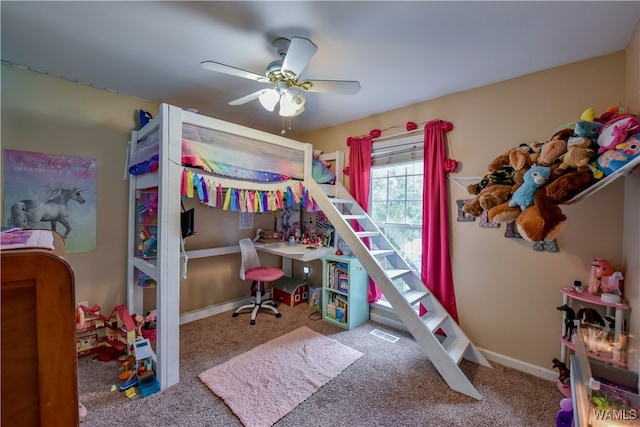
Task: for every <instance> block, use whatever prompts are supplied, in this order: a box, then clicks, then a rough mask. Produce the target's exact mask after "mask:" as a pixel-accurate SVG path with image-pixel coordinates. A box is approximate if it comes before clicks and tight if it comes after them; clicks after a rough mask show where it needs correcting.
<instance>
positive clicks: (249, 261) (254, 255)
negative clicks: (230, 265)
mask: <svg viewBox="0 0 640 427" xmlns="http://www.w3.org/2000/svg"><path fill="white" fill-rule="evenodd" d="M239 243H240V255H241V256H242V264H240V278H241V279H242V280H245V278H244V272H245V271H246V270H251V269H252V268H256V267H260V258H258V252H256V248H255V246H253V240H251V239H249V238H247V239H242V240H240V242H239Z"/></svg>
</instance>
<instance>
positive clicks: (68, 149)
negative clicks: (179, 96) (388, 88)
mask: <svg viewBox="0 0 640 427" xmlns="http://www.w3.org/2000/svg"><path fill="white" fill-rule="evenodd" d="M637 46H638V36H637V32H636V35H635V36H634V41H633V42H632V45H630V49H631V50H633V51H634V52H636V53H637V50H638V48H637ZM628 51H629V49H628ZM627 55H629V53H627ZM631 57H632V58H636V62H637V58H638V55H637V54H636V55H635V57H634V56H631ZM625 67H626V69H625ZM628 68H629V63H628V61H627V63H626V64H625V53H624V52H620V53H616V54H612V55H607V56H604V57H600V58H594V59H591V60H588V61H583V62H580V63H577V64H571V65H568V66H565V67H560V68H556V69H551V70H547V71H543V72H540V73H535V74H532V75H529V76H524V77H521V78H517V79H513V80H509V81H506V82H502V83H499V84H494V85H490V86H486V87H483V88H479V89H474V90H470V91H466V92H463V93H459V94H455V95H451V96H447V97H444V98H440V99H437V100H434V101H429V102H425V103H420V104H416V105H413V106H410V107H406V108H403V109H400V110H396V111H391V112H388V113H385V114H381V115H377V116H373V117H370V118H367V119H363V120H358V121H355V122H351V123H348V124H345V125H343V126H339V127H334V128H329V129H326V130H324V131H322V132H318V133H314V134H309V135H297V136H294V138H295V139H300V140H304V141H306V142H312V143H314V145H317V146H318V147H319V148H322V149H323V150H325V151H332V150H335V149H342V150H344V151H345V152H347V153H348V150H347V147H346V145H345V141H346V138H347V137H348V136H352V135H360V134H363V133H368V132H369V131H370V130H371V129H373V128H381V129H382V128H385V127H389V126H396V125H402V124H404V123H406V122H407V121H415V122H423V121H425V120H430V119H434V118H442V119H446V120H449V121H451V122H453V123H454V126H455V129H454V130H453V131H452V132H451V133H450V138H451V142H452V146H453V149H454V153H455V158H456V159H457V160H458V161H459V162H460V163H461V169H460V170H459V175H461V176H477V175H481V174H482V173H483V172H484V171H485V168H486V164H487V163H488V162H489V160H490V159H491V158H492V157H493V156H495V155H496V154H497V153H499V152H501V151H504V150H506V149H508V148H510V147H513V146H515V145H518V144H519V143H521V142H531V141H534V140H538V139H546V138H548V137H550V136H551V134H552V133H553V129H554V128H555V126H557V125H560V124H563V123H567V122H571V121H575V120H577V119H578V118H579V116H580V114H581V112H582V111H583V110H584V109H585V108H587V107H589V106H593V107H594V108H595V109H596V111H598V112H602V111H604V109H605V108H606V107H607V106H609V105H612V104H618V102H621V101H623V102H626V103H627V104H628V105H629V106H631V105H635V106H636V109H637V106H638V105H639V102H638V101H639V97H638V96H637V94H635V95H633V96H631V95H630V94H629V90H626V91H625V70H627V72H628ZM636 70H637V68H636ZM635 75H636V76H637V75H638V74H637V72H636V74H635ZM629 80H630V78H629V75H628V74H627V76H626V85H627V89H629V87H630V86H633V84H632V83H630V82H629ZM638 87H640V85H638V82H637V79H636V81H635V88H636V91H637V88H638ZM2 88H3V90H2V124H3V126H2V129H1V130H2V134H1V136H2V148H12V149H25V150H31V151H41V152H46V153H54V154H70V155H79V156H87V157H93V158H96V159H97V174H98V206H97V210H98V230H97V240H98V241H97V250H96V251H95V252H91V253H85V254H71V255H70V256H69V261H70V263H71V265H72V267H73V268H74V270H75V274H76V297H77V300H78V301H82V300H88V301H90V302H91V303H97V304H100V305H101V306H102V307H104V308H105V309H110V308H111V307H113V306H114V305H115V304H118V303H122V302H125V300H126V284H125V278H126V239H127V236H126V230H127V224H126V220H127V206H128V201H127V183H126V181H124V180H123V179H122V174H123V166H124V153H125V149H126V143H127V141H128V139H129V133H130V130H131V129H132V128H133V127H134V126H135V121H134V117H135V113H136V112H137V110H138V109H140V108H142V109H145V110H149V111H151V112H152V113H154V114H155V112H156V111H157V105H155V104H152V103H149V102H145V101H141V100H138V99H134V98H130V97H127V96H124V95H118V94H114V93H111V92H107V91H103V90H100V89H95V88H91V87H87V86H83V85H78V84H74V83H70V82H66V81H62V80H59V79H56V78H52V77H49V76H45V75H41V74H37V73H33V72H30V71H25V70H21V69H16V68H12V67H9V66H6V65H2ZM633 112H637V111H633ZM627 182H629V179H627ZM632 183H635V184H633V185H635V187H632V186H631V185H627V188H626V191H627V193H628V192H630V191H634V192H635V193H634V194H638V188H639V187H640V184H638V172H636V173H635V174H634V175H632ZM624 191H625V185H624V181H623V180H619V181H617V182H616V183H615V184H613V185H611V186H609V187H607V189H606V190H603V191H601V192H598V193H596V194H595V195H593V196H592V197H590V198H589V199H588V200H586V201H583V202H581V203H579V204H577V205H574V206H567V207H563V210H564V212H565V214H566V215H567V216H568V217H569V221H568V225H567V229H566V231H565V233H564V234H563V235H562V236H561V237H560V238H559V241H558V244H559V247H560V252H558V253H555V254H552V253H539V252H535V251H533V250H532V248H531V244H529V243H527V242H524V241H522V240H513V239H506V238H504V237H503V234H504V227H502V228H500V229H498V230H495V229H482V228H479V227H478V225H477V222H475V223H458V222H456V221H455V200H457V199H463V198H467V197H468V195H467V194H465V192H464V191H463V190H461V189H459V188H458V187H456V186H451V201H450V207H451V228H452V238H451V239H452V242H451V243H452V246H451V247H452V260H453V269H454V278H455V283H456V292H457V299H458V311H459V314H460V322H461V325H462V326H463V328H464V329H465V330H466V331H467V333H468V334H469V335H470V337H471V338H472V339H473V340H474V342H475V343H476V344H477V345H479V346H480V347H482V348H485V349H487V350H489V351H492V352H496V353H499V354H502V355H505V356H506V357H510V358H514V359H519V360H522V361H524V362H527V363H530V364H532V365H536V366H539V367H543V368H548V367H549V363H550V360H551V359H552V358H553V357H556V356H558V353H559V344H558V339H557V336H558V333H559V332H560V329H561V326H560V321H561V316H560V313H559V312H557V310H556V309H555V307H556V306H558V305H560V302H561V295H560V292H559V288H560V287H562V286H567V285H568V284H570V282H571V280H572V279H574V278H580V279H583V280H587V278H588V274H589V264H590V261H591V258H593V257H596V256H597V257H605V258H608V259H610V260H611V261H612V262H613V263H614V265H616V266H621V264H622V263H623V259H624V263H625V267H626V268H627V269H629V271H633V273H632V274H635V281H634V282H635V286H636V288H635V291H633V290H630V291H629V292H630V295H635V296H636V297H637V295H638V290H637V283H638V277H639V276H640V275H639V274H638V273H637V268H636V269H633V264H634V263H635V265H637V262H634V261H633V260H637V259H638V252H639V250H638V238H637V236H638V234H639V233H638V225H637V220H635V222H633V220H632V219H627V224H626V225H629V223H630V222H631V223H632V225H631V226H630V227H629V228H630V229H631V230H632V233H635V234H631V235H630V234H629V232H628V231H627V230H625V233H624V237H625V245H624V248H625V256H624V257H623V247H622V243H621V242H622V239H623V232H622V226H621V224H622V222H623V214H622V212H623V193H624ZM629 199H630V200H631V202H630V201H629V200H627V209H631V208H630V207H629V204H630V203H631V204H633V209H635V212H636V216H635V218H637V217H638V216H637V213H638V211H640V209H638V198H637V197H635V198H633V197H631V198H629ZM603 206H605V207H606V208H607V215H606V217H604V218H603V215H602V214H601V213H599V212H601V209H602V207H603ZM208 211H210V212H208ZM237 221H238V218H237V216H236V215H235V214H233V213H229V212H221V211H216V210H211V209H209V208H206V207H204V206H197V211H196V228H197V231H198V234H197V235H196V236H194V237H193V238H190V241H189V245H190V246H191V248H193V249H197V248H200V247H207V246H212V243H213V242H216V243H220V244H234V242H237V238H238V237H244V235H243V233H247V232H245V231H238V230H237ZM257 221H258V222H257V224H256V226H259V225H258V224H260V223H261V221H264V223H266V224H270V223H272V221H273V218H270V217H269V216H261V217H260V218H258V220H257ZM221 224H222V226H221ZM248 234H250V232H249V233H247V235H248ZM634 236H636V237H634ZM268 261H269V260H268ZM269 262H276V260H275V259H274V260H272V261H269ZM238 267H239V260H238V257H236V256H226V257H220V258H219V259H216V260H209V261H206V260H195V261H194V262H190V264H189V273H190V277H189V281H188V283H185V284H183V286H182V287H181V307H180V309H181V312H186V311H191V310H196V309H198V308H202V307H206V306H208V305H210V304H215V303H219V302H222V301H224V300H226V299H230V298H235V297H237V296H238V295H244V294H246V292H245V290H244V289H242V288H241V287H237V286H234V285H235V284H237V283H238V281H239V279H238V277H237V271H238ZM294 268H295V267H294ZM316 270H317V269H316ZM627 274H628V275H629V273H627ZM230 287H231V288H232V289H240V291H236V290H230ZM634 292H635V293H634ZM636 330H638V329H637V328H636Z"/></svg>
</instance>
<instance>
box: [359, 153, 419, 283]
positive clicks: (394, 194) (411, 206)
mask: <svg viewBox="0 0 640 427" xmlns="http://www.w3.org/2000/svg"><path fill="white" fill-rule="evenodd" d="M422 186H423V161H422V159H420V160H416V161H411V162H408V163H407V162H405V163H402V164H385V165H383V166H373V167H372V169H371V198H370V207H369V212H370V214H371V218H372V219H373V220H374V221H375V222H376V225H377V226H378V227H379V228H380V230H381V231H382V232H383V233H384V234H385V236H386V237H387V239H389V241H390V242H391V244H392V245H393V246H394V247H395V248H396V250H397V251H398V252H399V253H400V254H401V255H402V257H403V258H404V259H405V260H406V261H407V263H408V264H409V265H410V266H411V268H412V269H413V270H414V271H415V272H416V273H417V274H418V275H420V266H421V257H422Z"/></svg>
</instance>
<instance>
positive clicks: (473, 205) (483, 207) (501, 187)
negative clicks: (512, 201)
mask: <svg viewBox="0 0 640 427" xmlns="http://www.w3.org/2000/svg"><path fill="white" fill-rule="evenodd" d="M512 188H513V186H512V185H507V184H489V185H487V186H486V187H484V188H483V189H482V190H480V193H479V194H478V195H477V196H476V197H474V198H473V199H472V200H471V202H469V203H467V204H465V205H464V206H463V207H462V210H463V211H464V212H466V213H468V214H469V215H472V216H475V217H479V216H480V215H482V213H483V212H484V211H488V210H489V209H491V208H493V207H494V206H496V205H499V204H500V203H502V202H504V201H506V200H509V198H510V197H511V193H512V192H513V190H512Z"/></svg>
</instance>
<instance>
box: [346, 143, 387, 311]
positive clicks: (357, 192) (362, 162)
mask: <svg viewBox="0 0 640 427" xmlns="http://www.w3.org/2000/svg"><path fill="white" fill-rule="evenodd" d="M371 139H372V137H371V136H370V135H367V136H362V137H357V138H353V137H349V138H348V139H347V146H348V147H349V191H350V193H351V195H352V196H353V197H354V199H356V202H358V204H359V205H360V206H362V209H364V210H365V212H366V211H367V210H368V209H369V189H370V186H371V151H372V148H371V147H372V143H371ZM354 228H355V227H354ZM363 241H364V243H365V245H367V247H369V242H368V239H363ZM381 296H382V292H380V289H378V287H377V286H376V285H375V283H374V282H373V280H371V279H369V302H370V303H371V302H376V301H377V300H379V299H380V297H381Z"/></svg>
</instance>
